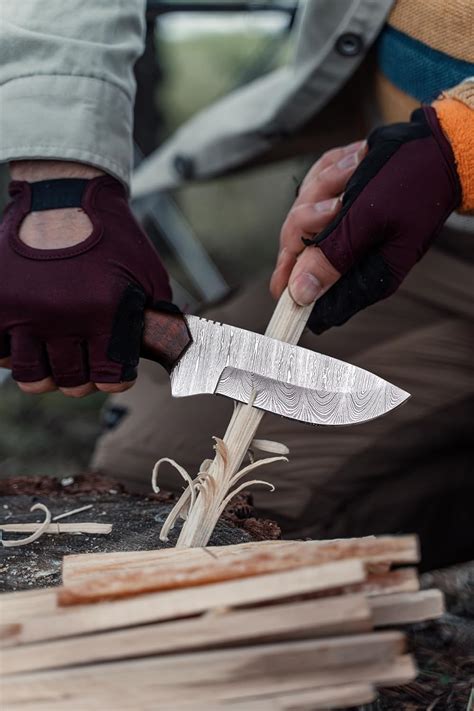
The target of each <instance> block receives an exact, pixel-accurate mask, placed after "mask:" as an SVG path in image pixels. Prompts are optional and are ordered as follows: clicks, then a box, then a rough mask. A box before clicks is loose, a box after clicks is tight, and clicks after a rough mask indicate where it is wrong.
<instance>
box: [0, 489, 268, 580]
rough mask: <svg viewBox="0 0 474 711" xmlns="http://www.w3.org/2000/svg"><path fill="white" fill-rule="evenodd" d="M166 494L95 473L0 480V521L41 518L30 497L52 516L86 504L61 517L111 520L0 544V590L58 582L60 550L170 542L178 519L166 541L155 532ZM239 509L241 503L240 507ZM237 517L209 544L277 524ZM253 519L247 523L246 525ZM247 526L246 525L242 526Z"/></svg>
mask: <svg viewBox="0 0 474 711" xmlns="http://www.w3.org/2000/svg"><path fill="white" fill-rule="evenodd" d="M173 501H174V497H173V496H172V495H171V494H166V493H164V494H160V495H158V496H154V495H151V496H149V497H143V496H137V495H131V494H129V493H127V492H126V491H125V490H124V487H123V486H122V485H121V484H118V483H116V482H113V481H111V480H107V479H104V478H102V477H97V476H95V475H80V476H78V477H74V478H72V477H70V478H67V479H63V480H62V482H61V481H59V480H56V479H53V478H49V477H41V478H40V477H35V478H29V479H27V478H12V479H7V480H4V481H2V482H0V524H1V523H3V524H5V523H30V522H31V523H32V522H41V521H42V520H43V514H42V513H41V512H38V511H34V512H33V513H30V508H31V506H32V505H33V504H35V503H42V504H45V505H46V506H47V507H48V508H49V509H50V511H51V514H52V517H53V518H54V516H56V515H58V514H62V513H65V512H66V511H72V510H73V509H76V508H79V507H81V506H87V505H88V504H92V508H91V509H88V510H87V511H83V512H81V513H78V514H75V515H74V516H71V517H70V518H65V519H63V523H66V522H75V521H76V522H78V521H80V522H87V521H90V522H94V523H111V524H112V525H113V528H112V532H111V533H110V534H108V535H89V534H67V533H61V534H54V535H52V534H51V535H50V534H45V535H43V536H42V537H41V538H39V539H38V540H37V541H34V542H33V543H31V544H29V545H27V546H24V547H18V548H16V547H15V548H3V547H1V546H0V592H13V591H16V590H32V589H34V588H41V587H50V586H52V585H59V584H60V582H61V562H62V558H63V556H65V555H72V554H78V553H108V552H114V551H127V550H128V551H133V550H151V549H156V548H168V547H171V546H174V545H175V543H176V540H177V537H178V534H179V530H180V525H177V526H176V529H175V530H173V531H171V534H170V540H169V542H168V543H163V542H162V541H160V539H159V533H160V530H161V527H162V525H163V522H164V521H165V519H166V517H167V515H168V513H169V511H170V509H171V507H172V505H173ZM243 508H244V509H245V507H243ZM241 515H242V514H241ZM233 520H237V521H239V517H238V516H233V514H232V511H230V512H229V513H228V515H227V521H221V522H220V523H219V524H218V526H217V528H216V530H215V532H214V534H213V536H212V540H211V545H216V546H220V545H222V546H223V545H229V544H232V543H245V542H246V541H251V540H256V539H257V538H258V537H262V536H259V535H258V533H259V529H261V531H260V532H261V533H262V535H263V536H264V535H265V531H266V530H267V529H268V531H269V533H270V534H273V535H269V536H268V537H275V535H276V534H277V532H279V531H278V528H277V527H276V526H274V527H272V524H271V522H261V523H262V524H263V526H262V525H260V526H259V523H260V522H258V521H257V520H256V519H254V518H252V509H251V507H250V506H249V507H248V510H247V509H245V510H244V514H243V518H242V519H241V524H242V526H243V527H241V528H239V527H238V526H236V525H235V524H234V523H233ZM252 522H253V525H252ZM245 526H248V528H249V530H250V531H251V532H249V531H246V530H245ZM3 535H4V537H5V539H9V540H11V539H13V538H16V539H20V538H24V537H25V534H12V533H4V534H3Z"/></svg>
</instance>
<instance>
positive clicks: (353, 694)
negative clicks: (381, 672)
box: [21, 684, 376, 711]
mask: <svg viewBox="0 0 474 711" xmlns="http://www.w3.org/2000/svg"><path fill="white" fill-rule="evenodd" d="M375 696H376V692H375V690H374V687H373V686H371V685H370V684H341V685H339V686H326V687H323V688H321V689H305V690H304V691H298V690H294V691H292V692H291V693H289V694H287V693H284V694H268V695H265V696H259V697H258V698H255V697H254V698H252V699H251V711H314V710H315V709H327V708H328V707H329V706H330V707H331V708H339V707H342V706H344V708H345V707H347V706H353V705H359V704H366V703H369V702H371V701H373V700H374V699H375ZM87 708H88V711H93V710H94V711H97V709H99V710H100V711H103V706H97V705H96V704H95V703H94V701H93V700H92V705H89V704H88V706H87ZM137 708H138V707H137V706H136V704H134V703H132V704H131V705H130V706H129V705H128V704H127V705H123V702H122V703H121V704H120V711H136V709H137ZM141 708H145V707H144V706H143V707H141ZM146 709H147V711H148V710H149V709H153V711H155V709H156V710H157V711H204V709H203V708H199V709H197V708H196V705H195V702H194V701H189V702H188V703H186V702H185V703H184V704H181V703H180V704H179V705H176V704H172V705H171V706H170V704H169V703H167V702H165V704H164V705H163V704H161V703H160V700H159V699H156V701H154V702H152V704H151V705H150V706H149V705H148V704H147V705H146ZM230 709H232V711H233V710H234V709H235V711H249V709H250V706H249V700H245V701H243V702H241V703H239V702H238V701H237V702H235V701H232V702H231V703H230V704H228V703H226V702H223V703H213V702H212V701H210V702H206V704H205V711H230ZM21 711H64V700H63V701H59V702H57V703H56V702H54V701H53V702H47V703H46V704H43V703H42V702H41V701H40V702H38V703H34V702H33V703H31V704H30V703H28V704H22V706H21Z"/></svg>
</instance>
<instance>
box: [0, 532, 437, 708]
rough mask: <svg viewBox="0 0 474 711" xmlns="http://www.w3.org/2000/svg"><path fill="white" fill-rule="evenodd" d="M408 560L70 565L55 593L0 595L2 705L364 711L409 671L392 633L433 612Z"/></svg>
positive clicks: (229, 556)
mask: <svg viewBox="0 0 474 711" xmlns="http://www.w3.org/2000/svg"><path fill="white" fill-rule="evenodd" d="M418 555H419V554H418V546H417V541H416V539H415V538H414V537H412V536H400V537H389V536H386V537H367V538H361V539H348V540H337V541H306V542H299V541H270V542H265V543H245V544H241V545H235V546H227V547H223V548H217V547H208V548H197V549H188V550H186V549H180V550H176V549H165V550H157V551H144V552H122V553H109V554H90V555H89V554H86V555H78V556H68V557H66V558H64V562H63V585H62V587H60V588H50V589H46V590H37V591H28V592H17V593H7V594H4V595H3V596H0V640H1V650H0V672H1V679H0V684H1V689H0V698H1V700H2V709H3V710H4V711H5V710H6V709H21V711H30V710H31V711H39V710H40V709H48V711H64V710H65V709H72V710H73V711H76V709H87V710H88V711H89V710H90V711H93V710H94V711H95V710H97V711H98V710H99V709H100V711H109V709H110V710H112V709H114V710H116V711H120V710H121V709H133V710H134V711H141V710H144V709H147V710H148V709H150V710H151V709H153V710H157V711H159V710H161V709H170V710H171V709H173V711H180V710H181V709H183V711H184V710H185V709H196V710H200V709H206V710H211V711H217V709H226V708H229V709H231V708H232V709H235V710H236V711H240V710H242V711H243V710H244V709H245V710H248V711H267V710H270V709H277V710H280V711H281V710H283V709H288V710H289V709H292V710H293V711H295V710H297V711H309V710H312V709H320V708H343V707H347V706H353V705H357V704H363V703H366V702H369V701H370V700H372V699H373V698H374V694H375V691H374V689H375V688H376V687H380V686H382V687H383V686H391V685H400V684H403V683H406V682H409V681H410V680H412V679H413V678H414V677H415V676H416V668H415V665H414V661H413V659H412V657H411V655H409V654H407V652H406V649H405V639H404V635H403V633H402V632H400V631H397V630H396V629H393V628H394V627H396V626H397V625H403V624H405V623H409V622H416V621H421V620H426V619H430V618H434V617H437V616H439V615H441V614H442V611H443V600H442V596H441V593H439V592H438V591H437V590H429V591H419V585H418V576H417V572H416V569H415V568H414V567H412V566H413V564H414V563H416V562H417V561H418ZM394 566H395V567H394Z"/></svg>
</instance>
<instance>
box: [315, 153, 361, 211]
mask: <svg viewBox="0 0 474 711" xmlns="http://www.w3.org/2000/svg"><path fill="white" fill-rule="evenodd" d="M364 155H365V151H358V152H357V153H349V154H348V155H346V156H344V157H343V158H341V159H340V160H339V161H337V163H334V164H332V165H329V166H328V167H327V168H324V170H322V171H321V172H320V173H318V175H316V177H315V178H314V179H313V180H311V182H309V183H308V184H307V186H306V187H305V189H304V191H302V193H301V200H302V201H304V202H315V203H316V202H322V201H323V200H329V199H330V198H334V197H337V196H338V195H340V194H341V193H342V192H344V189H345V187H346V184H347V181H348V180H349V178H350V177H351V175H352V174H353V173H354V171H355V169H356V168H357V166H358V165H359V163H360V162H361V160H362V159H363V158H364Z"/></svg>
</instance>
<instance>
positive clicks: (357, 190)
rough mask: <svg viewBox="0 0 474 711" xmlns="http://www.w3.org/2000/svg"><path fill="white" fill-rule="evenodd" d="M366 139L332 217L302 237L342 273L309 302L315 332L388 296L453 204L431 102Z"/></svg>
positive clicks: (450, 163)
mask: <svg viewBox="0 0 474 711" xmlns="http://www.w3.org/2000/svg"><path fill="white" fill-rule="evenodd" d="M368 144H369V152H368V154H367V157H366V158H364V160H363V161H362V163H361V164H360V165H359V167H358V168H357V170H356V171H355V173H354V175H353V176H352V178H351V179H350V180H349V182H348V184H347V188H346V191H345V193H344V198H343V203H342V209H341V211H340V213H339V214H338V216H337V217H336V218H335V219H334V220H333V222H332V223H331V224H330V225H329V226H328V227H327V228H326V229H325V230H324V231H323V232H321V233H320V234H318V235H316V236H315V237H314V238H313V239H311V240H303V241H304V242H305V244H306V245H316V246H318V247H319V248H320V249H321V250H322V251H323V253H324V254H325V256H326V257H327V258H328V260H329V261H330V262H331V264H332V265H333V266H334V267H335V268H336V269H337V270H338V271H339V272H340V273H341V274H342V275H343V276H342V277H341V279H339V281H338V282H336V284H335V285H334V286H333V287H332V288H331V289H329V291H328V292H327V293H326V294H324V296H323V297H322V298H321V299H319V300H318V301H317V303H316V305H315V308H314V310H313V313H312V314H311V316H310V319H309V321H308V325H309V327H310V328H311V329H312V330H313V331H314V332H316V333H322V332H323V331H325V330H326V329H327V328H330V327H331V326H338V325H340V324H343V323H344V322H345V321H347V320H348V319H349V318H351V317H352V316H353V315H354V314H356V313H357V312H358V311H360V310H361V309H364V308H365V307H366V306H369V305H370V304H373V303H375V302H376V301H379V300H380V299H384V298H386V297H387V296H390V294H393V292H394V291H396V289H397V288H398V286H399V285H400V284H401V282H402V281H403V279H404V278H405V277H406V275H407V274H408V272H409V271H410V270H411V268H412V267H413V266H414V265H415V264H416V262H417V261H418V260H419V259H421V257H422V256H423V255H424V254H425V252H426V251H427V249H428V248H429V246H430V245H431V243H432V242H433V240H434V239H435V237H436V235H437V234H438V233H439V231H440V229H441V227H442V226H443V224H444V222H445V221H446V219H447V218H448V216H449V215H450V213H451V212H452V211H453V210H455V209H456V208H457V207H458V206H459V204H460V202H461V186H460V182H459V178H458V175H457V172H456V163H455V159H454V155H453V151H452V149H451V145H450V143H449V141H448V140H447V138H446V137H445V135H444V133H443V131H442V129H441V127H440V125H439V122H438V119H437V117H436V113H435V111H434V110H433V109H432V108H430V107H426V108H424V109H418V110H417V111H415V112H414V113H413V115H412V120H411V121H410V122H409V123H398V124H393V125H389V126H384V127H382V128H379V129H377V130H376V131H374V132H373V133H372V135H371V136H370V138H369V141H368Z"/></svg>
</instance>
